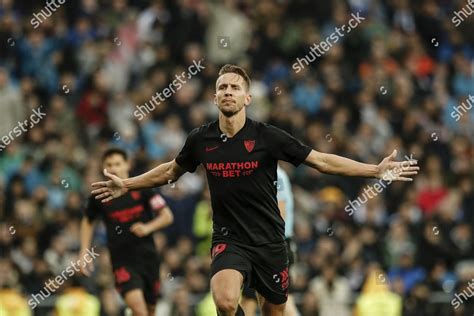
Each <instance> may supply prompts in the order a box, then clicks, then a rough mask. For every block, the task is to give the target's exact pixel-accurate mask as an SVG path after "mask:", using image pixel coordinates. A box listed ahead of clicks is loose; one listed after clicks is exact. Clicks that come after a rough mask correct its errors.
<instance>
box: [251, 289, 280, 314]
mask: <svg viewBox="0 0 474 316" xmlns="http://www.w3.org/2000/svg"><path fill="white" fill-rule="evenodd" d="M257 300H258V305H259V306H260V310H261V311H262V314H263V316H283V313H284V311H285V305H286V303H283V304H278V305H277V304H272V303H270V302H268V301H267V300H266V299H265V298H264V297H263V296H262V295H260V293H258V292H257Z"/></svg>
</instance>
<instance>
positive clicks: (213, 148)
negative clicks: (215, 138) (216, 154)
mask: <svg viewBox="0 0 474 316" xmlns="http://www.w3.org/2000/svg"><path fill="white" fill-rule="evenodd" d="M217 148H219V146H214V147H207V146H206V152H210V151H213V150H215V149H217Z"/></svg>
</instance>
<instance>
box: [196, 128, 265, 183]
mask: <svg viewBox="0 0 474 316" xmlns="http://www.w3.org/2000/svg"><path fill="white" fill-rule="evenodd" d="M198 150H199V152H198V155H199V160H200V161H201V163H202V164H203V166H204V168H205V169H206V171H207V172H208V173H209V174H210V175H212V176H214V177H222V178H239V177H244V176H249V175H251V174H254V173H255V172H257V171H259V170H260V169H262V168H265V166H266V165H267V161H268V151H267V146H266V145H265V144H264V143H263V142H261V141H259V139H258V138H257V137H240V138H238V139H227V138H225V137H222V138H213V139H207V140H206V141H205V142H204V144H203V146H202V148H199V149H198Z"/></svg>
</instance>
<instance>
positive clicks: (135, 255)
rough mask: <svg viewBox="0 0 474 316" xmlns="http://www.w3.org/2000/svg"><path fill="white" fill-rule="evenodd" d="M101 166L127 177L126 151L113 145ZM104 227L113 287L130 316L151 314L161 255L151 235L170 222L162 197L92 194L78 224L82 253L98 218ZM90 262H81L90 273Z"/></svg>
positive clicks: (146, 193)
mask: <svg viewBox="0 0 474 316" xmlns="http://www.w3.org/2000/svg"><path fill="white" fill-rule="evenodd" d="M102 165H103V168H106V169H107V170H109V172H110V173H111V174H113V175H114V176H116V177H121V178H127V177H128V173H129V169H130V165H129V162H128V159H127V154H126V152H125V151H123V150H121V149H116V148H111V149H109V150H107V151H106V152H105V153H104V154H103V156H102ZM99 217H101V218H102V219H103V220H104V222H105V224H106V227H107V243H108V245H107V246H108V248H109V251H110V256H111V261H112V267H113V270H114V276H115V286H116V288H117V290H118V292H119V293H120V294H121V295H122V297H123V298H124V300H125V302H126V304H127V305H128V307H129V308H130V309H131V310H132V312H133V315H134V316H148V315H149V316H152V315H154V309H155V305H156V301H157V298H158V294H159V290H160V279H159V276H160V275H159V272H160V259H159V257H158V253H157V251H156V249H155V243H154V240H153V236H152V233H153V232H154V231H156V230H159V229H162V228H164V227H166V226H168V225H170V224H171V223H172V222H173V214H172V213H171V210H170V209H169V207H168V206H167V205H166V202H165V201H164V199H163V198H162V197H161V196H160V195H159V194H156V193H153V192H151V191H150V190H145V191H140V192H139V191H135V192H128V193H127V194H124V195H123V196H122V197H120V198H119V199H116V200H114V201H109V202H107V203H100V202H99V201H97V200H96V199H94V197H93V196H92V195H91V196H90V198H89V201H88V206H87V208H86V210H85V216H84V218H83V219H82V223H81V255H80V258H84V256H85V254H86V252H87V249H89V247H90V245H91V239H92V235H93V231H94V225H95V222H96V219H98V218H99ZM92 270H93V266H92V263H90V264H86V263H83V264H81V271H82V273H83V274H84V275H86V276H89V275H90V273H91V271H92Z"/></svg>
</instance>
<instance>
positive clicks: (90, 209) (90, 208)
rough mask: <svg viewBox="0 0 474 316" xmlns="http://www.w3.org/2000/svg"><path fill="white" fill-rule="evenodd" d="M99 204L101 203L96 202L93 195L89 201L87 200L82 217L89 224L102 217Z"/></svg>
mask: <svg viewBox="0 0 474 316" xmlns="http://www.w3.org/2000/svg"><path fill="white" fill-rule="evenodd" d="M99 203H101V202H100V201H99V200H96V199H95V197H94V196H93V195H91V196H89V199H88V200H87V203H86V207H85V210H84V216H85V217H87V219H89V221H91V222H92V221H93V220H95V219H97V218H98V217H100V216H101V215H102V213H101V212H102V209H101V207H100V205H99Z"/></svg>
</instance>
